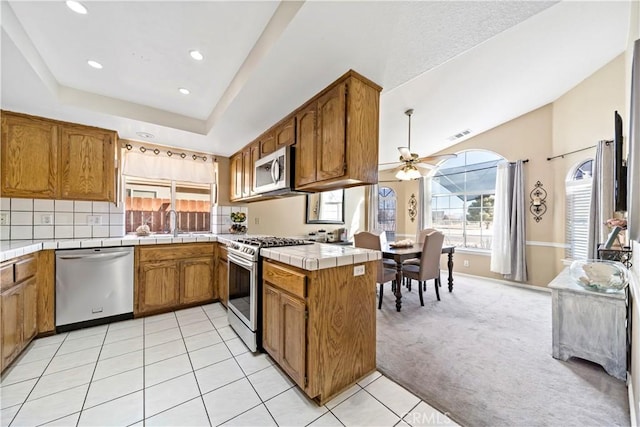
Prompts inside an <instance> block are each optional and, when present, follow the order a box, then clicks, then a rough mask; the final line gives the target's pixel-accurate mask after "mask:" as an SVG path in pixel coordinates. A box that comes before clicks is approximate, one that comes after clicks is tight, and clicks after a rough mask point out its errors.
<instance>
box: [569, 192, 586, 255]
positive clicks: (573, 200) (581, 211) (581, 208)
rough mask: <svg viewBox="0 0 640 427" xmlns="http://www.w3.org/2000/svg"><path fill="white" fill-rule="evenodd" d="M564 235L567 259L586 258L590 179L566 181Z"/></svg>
mask: <svg viewBox="0 0 640 427" xmlns="http://www.w3.org/2000/svg"><path fill="white" fill-rule="evenodd" d="M566 201H567V212H566V222H565V235H566V243H567V245H568V246H567V249H566V252H565V256H566V257H567V258H569V259H587V258H588V256H587V252H588V251H587V240H588V236H589V209H590V204H591V179H583V180H580V181H578V182H567V197H566Z"/></svg>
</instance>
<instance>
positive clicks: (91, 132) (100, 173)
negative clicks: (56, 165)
mask: <svg viewBox="0 0 640 427" xmlns="http://www.w3.org/2000/svg"><path fill="white" fill-rule="evenodd" d="M116 138H117V136H116V134H115V132H111V131H106V130H102V129H92V128H85V127H75V126H74V127H71V126H67V127H63V128H62V130H61V144H60V145H61V148H62V150H61V153H60V154H61V157H60V158H61V165H62V170H61V172H62V185H61V189H62V194H61V196H62V198H63V199H74V200H115V196H114V193H115V173H114V171H115V165H114V154H115V140H116Z"/></svg>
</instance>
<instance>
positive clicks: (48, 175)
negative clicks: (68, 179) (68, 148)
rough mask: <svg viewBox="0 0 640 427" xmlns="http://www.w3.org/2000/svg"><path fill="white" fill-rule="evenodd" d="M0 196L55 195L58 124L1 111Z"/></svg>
mask: <svg viewBox="0 0 640 427" xmlns="http://www.w3.org/2000/svg"><path fill="white" fill-rule="evenodd" d="M0 152H1V165H0V180H1V181H2V183H1V188H0V190H1V192H2V197H28V198H46V199H55V198H57V196H58V194H57V188H58V180H59V176H58V126H57V125H55V124H53V123H49V122H47V121H45V120H39V119H36V118H33V119H30V118H28V117H22V116H13V115H11V114H9V113H3V117H2V144H1V147H0Z"/></svg>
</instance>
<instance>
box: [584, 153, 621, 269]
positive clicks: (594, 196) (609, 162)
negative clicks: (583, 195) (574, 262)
mask: <svg viewBox="0 0 640 427" xmlns="http://www.w3.org/2000/svg"><path fill="white" fill-rule="evenodd" d="M614 157H615V156H614V147H613V144H611V143H607V142H606V141H599V142H598V145H597V148H596V159H595V161H594V162H593V184H592V185H591V207H590V214H589V235H588V238H587V256H588V257H589V258H591V259H597V258H598V243H604V241H605V240H606V238H607V234H608V233H609V230H608V229H607V226H606V225H605V221H606V220H607V219H609V218H613V213H614V211H615V206H614V202H613V185H614V184H613V179H614V172H613V162H614Z"/></svg>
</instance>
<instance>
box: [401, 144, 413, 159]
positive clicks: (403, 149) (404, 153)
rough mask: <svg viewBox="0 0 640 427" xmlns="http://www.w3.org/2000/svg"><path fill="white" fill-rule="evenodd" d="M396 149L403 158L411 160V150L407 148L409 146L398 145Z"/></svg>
mask: <svg viewBox="0 0 640 427" xmlns="http://www.w3.org/2000/svg"><path fill="white" fill-rule="evenodd" d="M398 151H399V152H400V157H402V158H403V159H405V160H411V150H409V147H398Z"/></svg>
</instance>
